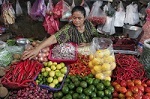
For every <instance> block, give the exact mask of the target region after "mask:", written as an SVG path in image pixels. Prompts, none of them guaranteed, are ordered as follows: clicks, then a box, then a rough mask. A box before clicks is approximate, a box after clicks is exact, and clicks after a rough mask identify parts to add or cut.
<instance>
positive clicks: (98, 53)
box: [95, 51, 104, 58]
mask: <svg viewBox="0 0 150 99" xmlns="http://www.w3.org/2000/svg"><path fill="white" fill-rule="evenodd" d="M103 56H104V53H103V52H100V51H96V53H95V57H96V58H102V57H103Z"/></svg>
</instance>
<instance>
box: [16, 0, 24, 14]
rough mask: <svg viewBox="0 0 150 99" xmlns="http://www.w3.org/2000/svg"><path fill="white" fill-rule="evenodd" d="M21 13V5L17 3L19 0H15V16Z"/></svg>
mask: <svg viewBox="0 0 150 99" xmlns="http://www.w3.org/2000/svg"><path fill="white" fill-rule="evenodd" d="M22 14H23V12H22V8H21V6H20V4H19V1H18V0H17V1H16V15H17V16H20V15H22Z"/></svg>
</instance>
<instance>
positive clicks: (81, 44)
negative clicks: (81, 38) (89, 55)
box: [79, 43, 89, 47]
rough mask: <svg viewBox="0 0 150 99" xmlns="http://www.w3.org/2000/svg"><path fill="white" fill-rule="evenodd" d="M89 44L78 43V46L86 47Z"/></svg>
mask: <svg viewBox="0 0 150 99" xmlns="http://www.w3.org/2000/svg"><path fill="white" fill-rule="evenodd" d="M88 44H89V43H80V44H79V46H81V47H84V46H87V45H88Z"/></svg>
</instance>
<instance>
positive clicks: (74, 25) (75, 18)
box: [22, 6, 99, 60]
mask: <svg viewBox="0 0 150 99" xmlns="http://www.w3.org/2000/svg"><path fill="white" fill-rule="evenodd" d="M71 13H72V22H70V23H68V24H67V25H65V26H64V27H63V28H62V29H61V30H60V31H58V32H57V33H56V34H54V35H51V36H50V37H49V38H47V39H46V40H45V41H43V42H42V43H41V44H40V45H39V46H38V47H36V48H35V49H32V50H29V51H25V52H24V53H23V56H22V59H23V60H25V59H27V58H29V59H32V58H35V57H36V56H37V54H38V53H39V52H40V50H41V49H43V48H45V47H47V46H50V45H52V44H55V43H59V44H60V43H65V42H74V43H77V44H78V45H79V46H85V45H86V44H87V43H90V42H91V41H92V39H93V37H96V36H99V34H98V32H97V31H96V28H95V27H94V26H93V24H92V23H91V22H89V21H88V20H87V19H86V18H85V16H86V12H85V9H84V7H82V6H75V7H74V8H73V9H72V12H71Z"/></svg>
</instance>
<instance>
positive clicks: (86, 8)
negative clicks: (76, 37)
mask: <svg viewBox="0 0 150 99" xmlns="http://www.w3.org/2000/svg"><path fill="white" fill-rule="evenodd" d="M83 7H84V9H85V12H86V17H88V16H89V14H90V7H89V6H88V4H87V3H86V2H84V5H83Z"/></svg>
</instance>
